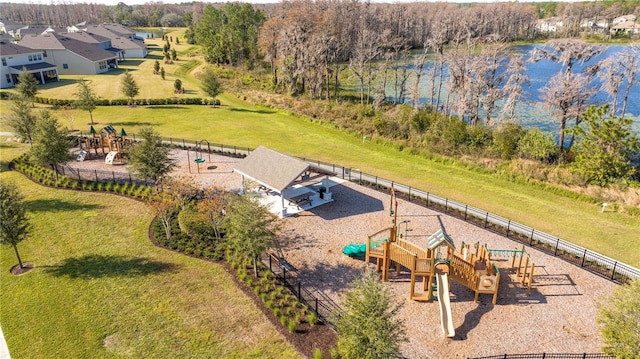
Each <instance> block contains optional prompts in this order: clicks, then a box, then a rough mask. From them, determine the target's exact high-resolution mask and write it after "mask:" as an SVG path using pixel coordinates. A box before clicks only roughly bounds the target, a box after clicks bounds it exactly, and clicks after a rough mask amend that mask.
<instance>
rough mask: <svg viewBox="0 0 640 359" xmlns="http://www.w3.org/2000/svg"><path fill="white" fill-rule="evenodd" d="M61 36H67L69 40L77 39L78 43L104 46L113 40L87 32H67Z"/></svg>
mask: <svg viewBox="0 0 640 359" xmlns="http://www.w3.org/2000/svg"><path fill="white" fill-rule="evenodd" d="M60 35H62V36H66V37H68V38H71V39H75V40H78V41H82V42H86V43H88V44H102V43H105V42H109V41H110V40H111V39H109V38H108V37H106V36H102V35H98V34H94V33H91V32H85V31H79V32H65V33H61V34H60Z"/></svg>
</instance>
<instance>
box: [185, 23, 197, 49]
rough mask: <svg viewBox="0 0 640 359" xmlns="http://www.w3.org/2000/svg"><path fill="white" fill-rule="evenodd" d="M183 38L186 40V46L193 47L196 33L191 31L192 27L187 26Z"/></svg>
mask: <svg viewBox="0 0 640 359" xmlns="http://www.w3.org/2000/svg"><path fill="white" fill-rule="evenodd" d="M184 38H185V39H187V44H190V45H193V44H195V43H196V33H195V31H194V30H193V25H189V27H187V30H185V32H184Z"/></svg>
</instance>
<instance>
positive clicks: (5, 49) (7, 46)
mask: <svg viewBox="0 0 640 359" xmlns="http://www.w3.org/2000/svg"><path fill="white" fill-rule="evenodd" d="M41 52H42V51H40V50H34V49H30V48H28V47H24V46H20V45H18V44H14V43H12V42H10V41H7V40H5V39H3V40H1V41H0V54H2V56H11V55H21V54H35V53H41Z"/></svg>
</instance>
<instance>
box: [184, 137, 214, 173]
mask: <svg viewBox="0 0 640 359" xmlns="http://www.w3.org/2000/svg"><path fill="white" fill-rule="evenodd" d="M203 143H206V144H207V149H206V153H207V155H208V156H209V163H210V162H211V145H210V144H209V141H207V140H204V139H203V140H200V141H198V142H197V143H196V145H195V146H194V147H193V149H191V148H187V165H188V166H189V173H192V172H191V157H190V155H189V152H191V151H193V152H194V154H195V157H194V159H193V162H194V163H195V164H196V170H197V171H198V174H200V164H201V163H204V162H206V160H205V159H204V157H203V154H204V152H205V150H204V149H203V148H202V144H203Z"/></svg>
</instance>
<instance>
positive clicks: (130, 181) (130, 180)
mask: <svg viewBox="0 0 640 359" xmlns="http://www.w3.org/2000/svg"><path fill="white" fill-rule="evenodd" d="M132 182H133V180H132V179H131V172H129V184H131V183H132Z"/></svg>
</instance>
